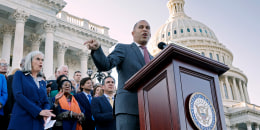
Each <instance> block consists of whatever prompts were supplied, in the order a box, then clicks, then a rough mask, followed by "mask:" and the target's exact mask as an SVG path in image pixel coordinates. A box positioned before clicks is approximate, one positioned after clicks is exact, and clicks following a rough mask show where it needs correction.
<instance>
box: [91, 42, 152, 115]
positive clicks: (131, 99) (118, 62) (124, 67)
mask: <svg viewBox="0 0 260 130" xmlns="http://www.w3.org/2000/svg"><path fill="white" fill-rule="evenodd" d="M91 55H92V58H93V61H94V63H95V65H96V67H97V68H98V70H100V71H108V70H110V69H112V68H113V67H116V68H117V72H118V90H117V96H116V99H115V114H116V115H117V114H120V113H125V114H132V115H138V100H137V92H136V91H131V92H130V91H127V90H124V89H123V88H124V84H125V82H126V81H127V80H128V79H129V78H131V77H132V76H133V75H134V74H135V73H136V72H137V71H139V70H140V69H141V68H142V67H143V66H144V65H145V61H144V57H143V55H142V53H141V51H140V49H139V47H138V46H136V44H135V43H132V44H118V45H117V46H116V47H115V49H114V51H113V52H112V53H111V54H109V55H108V56H107V57H106V56H105V54H104V52H103V50H102V49H101V47H100V48H98V49H97V50H95V51H91ZM149 55H150V54H149ZM152 58H153V57H152V56H151V55H150V59H152Z"/></svg>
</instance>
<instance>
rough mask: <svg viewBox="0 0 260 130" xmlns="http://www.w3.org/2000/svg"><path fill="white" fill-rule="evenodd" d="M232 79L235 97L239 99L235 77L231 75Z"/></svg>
mask: <svg viewBox="0 0 260 130" xmlns="http://www.w3.org/2000/svg"><path fill="white" fill-rule="evenodd" d="M232 81H233V88H234V90H235V97H236V98H235V99H236V100H238V101H240V94H239V91H238V89H237V84H236V78H235V77H233V78H232Z"/></svg>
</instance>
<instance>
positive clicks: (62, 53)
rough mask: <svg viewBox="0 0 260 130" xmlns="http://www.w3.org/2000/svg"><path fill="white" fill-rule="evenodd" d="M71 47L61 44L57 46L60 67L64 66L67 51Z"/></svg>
mask: <svg viewBox="0 0 260 130" xmlns="http://www.w3.org/2000/svg"><path fill="white" fill-rule="evenodd" d="M68 47H69V45H68V44H66V43H59V44H58V46H57V50H58V52H57V53H58V54H57V60H58V67H60V66H61V65H64V58H65V52H66V51H67V49H68Z"/></svg>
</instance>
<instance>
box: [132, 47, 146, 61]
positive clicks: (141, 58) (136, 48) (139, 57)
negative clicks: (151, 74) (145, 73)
mask: <svg viewBox="0 0 260 130" xmlns="http://www.w3.org/2000/svg"><path fill="white" fill-rule="evenodd" d="M131 48H132V49H133V51H134V52H135V54H136V57H137V58H138V60H139V61H140V63H141V64H142V65H143V66H144V65H145V61H144V58H143V55H142V53H141V52H140V49H139V47H138V46H136V44H135V43H132V44H131Z"/></svg>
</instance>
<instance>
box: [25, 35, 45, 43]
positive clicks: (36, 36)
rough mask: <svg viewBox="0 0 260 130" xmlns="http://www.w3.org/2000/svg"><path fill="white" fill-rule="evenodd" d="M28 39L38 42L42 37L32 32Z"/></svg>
mask: <svg viewBox="0 0 260 130" xmlns="http://www.w3.org/2000/svg"><path fill="white" fill-rule="evenodd" d="M28 40H29V41H31V42H33V43H37V42H41V41H42V37H41V36H40V35H39V34H36V33H32V34H31V35H30V36H29V38H28Z"/></svg>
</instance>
